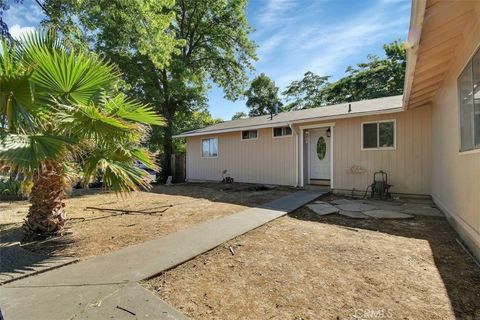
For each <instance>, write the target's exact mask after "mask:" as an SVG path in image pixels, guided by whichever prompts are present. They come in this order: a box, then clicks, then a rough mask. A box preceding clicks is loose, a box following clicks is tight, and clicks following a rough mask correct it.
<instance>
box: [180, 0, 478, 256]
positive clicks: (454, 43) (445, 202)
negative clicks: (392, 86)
mask: <svg viewBox="0 0 480 320" xmlns="http://www.w3.org/2000/svg"><path fill="white" fill-rule="evenodd" d="M408 45H409V49H408V52H407V70H406V77H405V88H404V94H403V95H402V96H392V97H385V98H379V99H373V100H365V101H358V102H352V103H344V104H339V105H333V106H326V107H319V108H314V109H307V110H300V111H294V112H286V113H280V114H276V115H273V116H259V117H253V118H247V119H240V120H234V121H226V122H223V123H219V124H216V125H213V126H209V127H206V128H202V129H199V130H194V131H190V132H185V133H182V134H180V135H178V136H177V137H185V138H186V140H187V156H186V163H187V165H186V175H187V180H189V181H193V180H217V181H218V180H221V179H222V178H223V177H224V176H225V175H228V176H230V177H232V178H234V180H235V181H238V182H252V183H264V184H279V185H291V186H297V187H302V186H306V185H308V184H324V185H325V184H326V185H329V186H330V188H332V190H334V191H339V192H352V191H353V192H355V191H356V192H362V193H363V192H364V190H365V189H366V188H367V186H368V185H370V184H371V183H372V180H373V174H374V173H375V172H376V171H379V170H383V171H385V172H386V173H387V174H388V182H389V183H391V184H392V185H393V187H392V189H391V191H392V192H393V193H397V194H410V195H428V196H431V197H432V198H433V200H434V201H435V203H436V204H437V205H438V207H439V208H441V209H442V210H443V211H444V212H445V214H446V215H447V217H448V218H449V220H450V222H451V223H452V225H453V226H454V227H455V228H456V229H457V231H458V232H459V234H460V235H461V236H462V238H463V240H464V241H465V242H466V243H467V245H468V246H469V248H470V249H471V250H472V252H473V253H474V254H475V255H476V256H477V257H478V258H480V194H479V192H480V51H479V49H478V48H479V46H480V1H439V0H414V1H413V2H412V13H411V21H410V29H409V36H408Z"/></svg>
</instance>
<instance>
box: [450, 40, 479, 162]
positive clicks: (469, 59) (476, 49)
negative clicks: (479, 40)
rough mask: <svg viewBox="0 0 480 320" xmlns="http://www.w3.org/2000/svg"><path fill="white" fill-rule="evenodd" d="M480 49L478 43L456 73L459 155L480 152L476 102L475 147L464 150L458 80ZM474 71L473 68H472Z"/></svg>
mask: <svg viewBox="0 0 480 320" xmlns="http://www.w3.org/2000/svg"><path fill="white" fill-rule="evenodd" d="M479 51H480V45H477V46H476V47H475V50H473V52H472V53H471V54H470V56H469V57H468V59H467V61H466V62H465V63H464V64H463V66H462V68H461V69H460V71H459V72H458V73H457V75H456V79H457V81H456V85H457V105H458V108H457V112H458V128H457V129H458V154H459V155H469V154H476V153H480V147H477V146H476V145H475V122H474V119H475V104H474V105H473V117H474V118H473V119H472V122H474V124H473V131H474V133H473V149H468V150H462V115H461V113H462V110H461V108H460V107H461V106H460V105H461V103H460V99H461V98H460V94H459V93H460V87H459V86H458V80H459V78H460V77H461V75H462V74H463V72H464V71H465V69H466V68H467V67H468V66H469V64H472V63H473V58H474V57H475V55H476V54H477V53H478V52H479ZM472 71H473V70H472ZM472 82H473V73H472Z"/></svg>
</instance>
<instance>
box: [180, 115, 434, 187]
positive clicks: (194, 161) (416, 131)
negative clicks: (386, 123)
mask: <svg viewBox="0 0 480 320" xmlns="http://www.w3.org/2000/svg"><path fill="white" fill-rule="evenodd" d="M386 119H394V120H395V121H396V150H388V151H385V150H368V151H367V150H361V123H362V122H366V121H376V120H386ZM430 120H431V110H430V108H429V107H424V108H418V109H414V110H409V111H407V112H400V113H392V114H384V115H376V116H368V117H356V118H346V119H337V120H335V127H334V135H333V137H334V138H333V151H334V153H333V168H334V174H333V184H334V188H335V189H345V190H352V189H356V190H357V191H360V190H365V188H366V187H367V186H368V185H369V184H370V183H371V182H372V179H373V173H374V172H375V171H378V170H385V171H386V172H387V173H388V177H389V182H390V183H391V184H393V185H394V188H393V189H392V191H393V192H395V193H410V194H430V191H431V161H432V160H431V122H430ZM329 123H331V121H329ZM312 124H315V123H304V124H302V126H304V125H312ZM318 126H319V127H321V126H322V122H318ZM297 133H298V134H299V133H300V126H299V125H295V126H294V133H293V136H291V137H283V138H273V137H272V129H271V128H268V129H259V130H258V139H257V140H253V141H241V138H240V132H231V133H223V134H217V135H208V136H199V137H189V138H188V139H187V179H188V180H221V179H222V171H223V170H228V172H229V174H230V176H231V177H233V178H234V179H235V181H238V182H251V183H268V184H281V185H297V183H298V184H300V183H301V178H300V177H301V174H300V171H301V170H300V165H299V164H300V163H301V158H300V153H301V148H300V147H299V146H296V141H295V140H296V137H297ZM207 137H217V138H218V139H219V141H218V144H219V146H218V157H217V158H202V157H201V141H202V138H207ZM298 139H299V138H298ZM299 145H300V143H299ZM304 146H305V148H304V151H305V149H306V148H308V145H306V144H304ZM305 153H306V152H305ZM296 154H297V155H298V158H297V157H296ZM304 160H305V159H304ZM307 163H308V162H306V161H304V165H306V164H307ZM353 166H359V167H361V168H362V169H364V172H363V173H361V174H359V173H352V171H351V168H352V167H353ZM307 169H308V168H304V173H306V172H307ZM306 183H308V181H305V184H306Z"/></svg>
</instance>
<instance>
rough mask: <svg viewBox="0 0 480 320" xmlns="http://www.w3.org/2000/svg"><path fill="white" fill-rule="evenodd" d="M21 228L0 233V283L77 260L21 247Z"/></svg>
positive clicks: (22, 234)
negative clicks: (51, 255)
mask: <svg viewBox="0 0 480 320" xmlns="http://www.w3.org/2000/svg"><path fill="white" fill-rule="evenodd" d="M23 236H24V233H23V231H22V230H21V229H15V230H11V231H7V232H6V233H4V234H2V235H0V285H1V284H3V283H7V282H11V281H14V280H16V279H20V278H24V277H26V276H29V275H32V274H36V273H40V272H45V271H48V270H51V269H55V268H58V267H60V266H63V265H67V264H70V263H73V262H76V261H78V259H76V258H71V257H49V256H47V255H44V254H41V253H36V252H32V251H28V250H25V249H23V248H22V246H21V245H20V241H21V240H22V239H23Z"/></svg>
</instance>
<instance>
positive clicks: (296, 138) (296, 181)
mask: <svg viewBox="0 0 480 320" xmlns="http://www.w3.org/2000/svg"><path fill="white" fill-rule="evenodd" d="M289 127H290V129H292V133H293V132H294V131H295V184H294V187H298V132H297V131H296V130H295V129H294V128H293V125H292V124H290V125H289Z"/></svg>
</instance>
